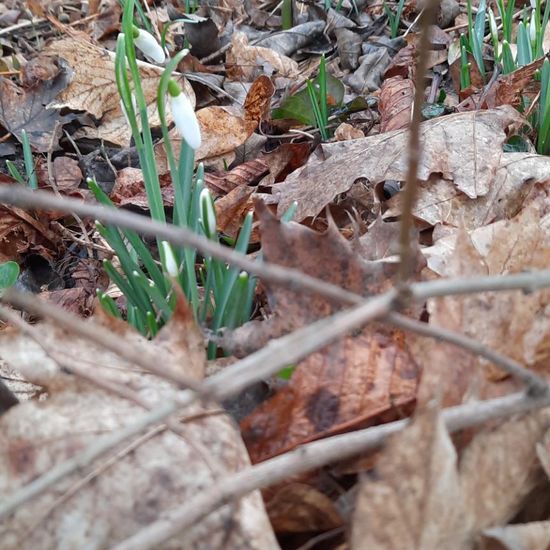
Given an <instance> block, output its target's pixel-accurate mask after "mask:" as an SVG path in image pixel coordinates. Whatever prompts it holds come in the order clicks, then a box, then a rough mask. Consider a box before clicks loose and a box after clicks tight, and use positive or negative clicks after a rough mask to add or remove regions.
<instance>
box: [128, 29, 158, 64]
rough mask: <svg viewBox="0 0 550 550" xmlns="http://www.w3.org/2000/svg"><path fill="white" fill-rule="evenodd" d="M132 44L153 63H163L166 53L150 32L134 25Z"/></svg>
mask: <svg viewBox="0 0 550 550" xmlns="http://www.w3.org/2000/svg"><path fill="white" fill-rule="evenodd" d="M134 45H135V46H136V48H138V49H140V50H141V51H142V52H143V53H144V54H145V55H146V56H147V57H149V58H151V59H152V60H153V61H154V62H155V63H164V60H165V59H166V54H165V53H164V50H163V49H162V48H161V47H160V44H159V43H158V42H157V41H156V39H155V37H154V36H153V35H152V34H150V33H148V32H147V31H144V30H143V29H138V28H137V27H134Z"/></svg>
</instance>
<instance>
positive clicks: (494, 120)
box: [272, 106, 522, 221]
mask: <svg viewBox="0 0 550 550" xmlns="http://www.w3.org/2000/svg"><path fill="white" fill-rule="evenodd" d="M521 120H522V119H521V117H520V115H519V114H518V112H517V111H516V110H515V109H513V108H512V107H509V106H503V107H499V108H497V109H494V110H491V111H479V112H475V113H460V114H454V115H449V116H445V117H441V118H437V119H434V120H430V121H427V122H424V123H423V124H422V125H421V139H422V140H423V144H424V150H423V154H422V158H421V161H420V165H419V170H418V177H419V179H420V180H422V181H427V180H428V178H429V177H430V176H431V175H432V174H438V173H439V174H442V175H443V177H444V178H445V179H448V180H451V181H453V182H454V185H455V186H456V187H457V188H458V189H459V190H460V191H462V192H463V193H465V194H466V195H468V196H469V197H471V198H476V197H479V196H484V195H486V194H487V193H488V192H489V190H490V188H491V185H492V182H493V181H494V178H495V174H496V171H497V170H498V167H499V166H500V164H501V157H502V155H503V153H502V150H501V146H502V143H503V142H504V140H505V138H506V134H505V132H504V130H505V129H506V128H507V127H508V126H510V125H511V124H513V123H518V122H520V121H521ZM407 139H408V138H407V132H406V131H404V130H397V131H395V132H388V133H385V134H380V135H376V136H370V137H366V138H363V139H357V140H353V141H347V142H336V143H330V144H323V145H321V146H320V147H321V150H322V155H323V158H324V159H326V160H324V161H319V160H318V159H312V161H311V162H312V163H311V164H310V163H308V164H306V165H305V166H304V167H303V168H302V169H300V170H296V171H295V172H293V173H292V174H290V175H289V176H288V177H287V179H286V181H284V182H283V183H280V184H276V185H274V186H273V195H274V197H273V198H272V200H273V201H278V213H279V214H282V213H284V212H285V211H286V210H287V209H288V207H289V206H290V205H291V204H292V202H294V201H297V202H298V209H297V212H296V215H295V219H296V220H298V221H300V220H303V219H304V218H306V217H308V216H315V215H317V214H318V213H319V212H320V211H321V210H322V209H323V208H324V207H325V206H326V205H327V204H329V203H330V202H331V201H332V199H333V198H334V197H336V196H337V195H339V194H340V193H343V192H345V191H348V190H349V189H350V187H352V185H353V184H354V182H355V181H356V180H358V179H360V178H361V179H366V180H367V181H369V182H370V183H371V184H376V183H379V182H381V181H385V180H398V181H404V180H405V179H406V172H407V165H408V161H407V152H406V151H407Z"/></svg>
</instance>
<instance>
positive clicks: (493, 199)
mask: <svg viewBox="0 0 550 550" xmlns="http://www.w3.org/2000/svg"><path fill="white" fill-rule="evenodd" d="M548 179H550V158H548V157H547V156H543V155H535V154H531V153H504V154H503V155H502V157H501V159H500V166H499V168H498V170H497V172H496V174H495V177H494V179H493V181H492V182H491V185H490V188H489V192H488V193H487V194H486V195H485V196H482V197H477V198H475V199H472V198H470V197H468V196H467V195H465V194H464V193H462V192H461V191H460V190H459V189H458V188H457V187H456V186H455V185H454V183H453V182H452V181H449V180H445V179H442V178H440V177H437V176H436V177H433V178H430V179H429V181H427V182H420V184H419V193H418V200H417V202H416V205H415V207H414V210H413V214H414V216H415V218H416V219H417V220H418V221H419V222H421V223H422V224H423V225H426V224H427V225H436V224H438V223H444V224H445V225H449V226H454V227H464V228H465V229H467V230H471V229H476V228H478V227H481V226H483V225H487V224H488V223H491V222H494V221H497V220H501V219H508V218H511V217H513V216H515V215H516V214H517V213H518V212H519V211H520V210H521V208H522V207H523V204H524V201H525V198H526V196H527V195H528V193H529V191H530V190H531V187H532V185H533V184H534V183H535V182H537V181H539V182H540V181H545V180H548ZM401 199H402V195H401V194H400V193H398V194H397V195H394V196H393V197H392V198H391V199H390V200H389V201H388V202H387V203H386V204H387V206H388V210H386V211H385V212H384V218H394V217H396V216H399V215H400V214H401Z"/></svg>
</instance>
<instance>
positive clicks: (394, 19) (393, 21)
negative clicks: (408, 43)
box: [384, 0, 405, 38]
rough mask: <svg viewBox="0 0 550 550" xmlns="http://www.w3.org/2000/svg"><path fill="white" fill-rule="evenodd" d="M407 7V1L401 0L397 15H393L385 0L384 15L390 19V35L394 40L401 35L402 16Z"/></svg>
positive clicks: (398, 4) (396, 11)
mask: <svg viewBox="0 0 550 550" xmlns="http://www.w3.org/2000/svg"><path fill="white" fill-rule="evenodd" d="M404 6H405V0H399V2H398V3H397V8H396V10H395V13H393V11H392V9H391V8H390V6H389V4H388V3H387V2H386V0H384V13H385V14H386V17H387V18H388V23H389V25H390V35H391V37H392V38H397V35H398V33H399V23H401V15H402V14H403V8H404Z"/></svg>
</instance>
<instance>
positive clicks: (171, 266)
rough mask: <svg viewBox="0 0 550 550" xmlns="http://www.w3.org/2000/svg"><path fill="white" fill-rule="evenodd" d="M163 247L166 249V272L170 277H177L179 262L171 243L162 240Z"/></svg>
mask: <svg viewBox="0 0 550 550" xmlns="http://www.w3.org/2000/svg"><path fill="white" fill-rule="evenodd" d="M162 248H163V249H164V261H165V264H166V265H165V266H164V269H165V270H166V273H168V275H170V277H177V276H178V272H179V269H178V264H177V262H176V258H175V256H174V251H173V250H172V247H171V246H170V243H168V242H166V241H162Z"/></svg>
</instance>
